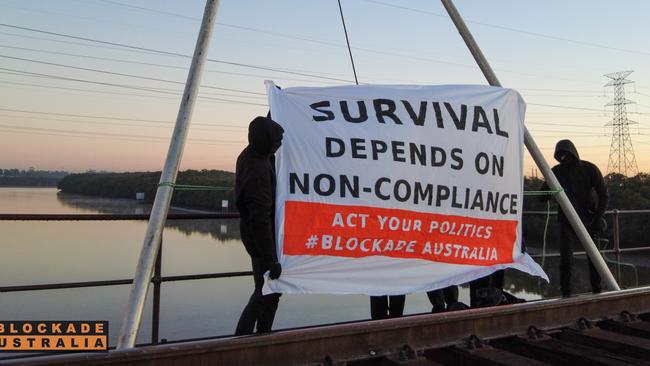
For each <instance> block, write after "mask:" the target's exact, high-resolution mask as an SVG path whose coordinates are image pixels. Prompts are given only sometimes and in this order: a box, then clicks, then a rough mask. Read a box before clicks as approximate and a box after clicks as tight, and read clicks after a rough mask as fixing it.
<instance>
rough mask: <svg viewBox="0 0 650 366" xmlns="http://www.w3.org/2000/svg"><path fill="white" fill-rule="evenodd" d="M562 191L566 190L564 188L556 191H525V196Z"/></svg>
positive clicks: (549, 194) (548, 194) (544, 194)
mask: <svg viewBox="0 0 650 366" xmlns="http://www.w3.org/2000/svg"><path fill="white" fill-rule="evenodd" d="M562 191H564V189H562V188H560V189H556V190H554V191H524V196H554V195H556V194H558V193H560V192H562Z"/></svg>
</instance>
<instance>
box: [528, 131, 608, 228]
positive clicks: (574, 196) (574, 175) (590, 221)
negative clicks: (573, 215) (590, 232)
mask: <svg viewBox="0 0 650 366" xmlns="http://www.w3.org/2000/svg"><path fill="white" fill-rule="evenodd" d="M563 155H565V156H567V157H566V158H564V159H562V156H563ZM553 156H554V157H555V160H557V161H559V162H560V164H558V165H556V166H554V167H553V173H555V176H556V177H557V179H558V181H559V182H560V185H561V186H562V188H564V190H565V192H566V194H567V196H568V197H569V201H571V204H572V205H573V207H574V208H575V210H576V212H577V213H578V215H579V216H580V219H581V220H582V222H583V223H584V224H585V226H587V229H589V228H590V227H592V226H593V225H594V224H597V222H595V220H596V219H598V218H600V217H602V215H603V214H604V213H605V210H606V209H607V203H608V200H609V195H608V193H607V188H606V187H605V180H604V179H603V175H602V174H601V173H600V170H599V169H598V167H597V166H596V165H594V164H592V163H590V162H588V161H585V160H580V156H579V155H578V151H577V150H576V147H575V146H574V145H573V143H572V142H571V140H560V141H558V143H557V145H556V146H555V153H554V155H553ZM548 189H549V187H548V184H547V183H546V182H544V185H543V186H542V188H541V190H548ZM558 220H559V221H560V223H563V224H568V220H567V218H566V216H565V215H564V213H563V212H562V211H561V210H560V212H559V215H558Z"/></svg>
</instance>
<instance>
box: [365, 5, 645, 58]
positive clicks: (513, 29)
mask: <svg viewBox="0 0 650 366" xmlns="http://www.w3.org/2000/svg"><path fill="white" fill-rule="evenodd" d="M365 1H366V2H369V3H374V4H378V5H383V6H387V7H391V8H396V9H402V10H408V11H412V12H417V13H422V14H428V15H433V16H436V17H442V18H447V16H446V15H444V14H439V13H434V12H430V11H426V10H421V9H415V8H409V7H406V6H400V5H394V4H389V3H385V2H383V1H377V0H365ZM465 22H467V23H472V24H477V25H481V26H484V27H490V28H495V29H501V30H505V31H509V32H514V33H521V34H526V35H529V36H535V37H540V38H546V39H552V40H556V41H563V42H569V43H574V44H579V45H583V46H589V47H596V48H602V49H608V50H612V51H619V52H627V53H633V54H638V55H643V56H650V53H648V52H644V51H638V50H630V49H625V48H619V47H611V46H606V45H602V44H598V43H593V42H586V41H580V40H575V39H571V38H565V37H558V36H553V35H549V34H543V33H537V32H531V31H527V30H523V29H517V28H512V27H506V26H503V25H497V24H491V23H485V22H479V21H475V20H468V19H465Z"/></svg>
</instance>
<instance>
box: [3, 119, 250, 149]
mask: <svg viewBox="0 0 650 366" xmlns="http://www.w3.org/2000/svg"><path fill="white" fill-rule="evenodd" d="M0 128H2V129H10V130H18V131H32V132H47V133H64V134H69V135H78V136H82V137H89V136H101V137H117V138H130V139H143V140H145V139H150V140H163V141H167V142H169V137H164V136H146V135H126V134H118V133H108V132H92V131H74V130H64V129H54V128H38V127H23V126H12V125H2V124H0ZM189 141H194V142H201V143H209V144H237V145H241V144H243V143H245V142H244V141H232V140H213V139H189Z"/></svg>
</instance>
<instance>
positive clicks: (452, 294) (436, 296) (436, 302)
mask: <svg viewBox="0 0 650 366" xmlns="http://www.w3.org/2000/svg"><path fill="white" fill-rule="evenodd" d="M427 297H428V298H429V302H431V305H432V306H433V308H432V309H431V312H432V313H439V312H441V311H445V309H446V307H447V306H449V305H450V304H453V303H455V302H458V286H456V285H452V286H449V287H445V288H441V289H438V290H433V291H429V292H427Z"/></svg>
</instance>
